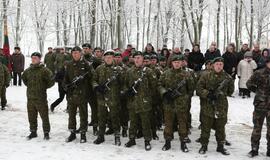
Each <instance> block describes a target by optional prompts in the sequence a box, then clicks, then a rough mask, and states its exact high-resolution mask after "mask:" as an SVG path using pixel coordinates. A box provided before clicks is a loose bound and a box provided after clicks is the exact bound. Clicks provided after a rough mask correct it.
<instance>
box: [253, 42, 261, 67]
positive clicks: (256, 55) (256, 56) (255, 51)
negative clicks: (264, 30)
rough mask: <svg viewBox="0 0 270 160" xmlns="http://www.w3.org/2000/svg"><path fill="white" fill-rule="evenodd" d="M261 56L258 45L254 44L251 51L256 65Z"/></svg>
mask: <svg viewBox="0 0 270 160" xmlns="http://www.w3.org/2000/svg"><path fill="white" fill-rule="evenodd" d="M261 56H262V52H261V50H260V45H259V44H254V48H253V50H252V58H253V60H254V61H255V62H256V63H257V64H258V63H259V61H260V59H261Z"/></svg>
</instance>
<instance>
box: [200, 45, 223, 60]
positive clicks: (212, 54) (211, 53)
mask: <svg viewBox="0 0 270 160" xmlns="http://www.w3.org/2000/svg"><path fill="white" fill-rule="evenodd" d="M216 57H221V54H220V51H219V50H218V49H216V47H215V46H214V45H211V46H210V47H209V49H208V50H207V51H206V53H205V54H204V59H205V61H208V60H213V59H215V58H216Z"/></svg>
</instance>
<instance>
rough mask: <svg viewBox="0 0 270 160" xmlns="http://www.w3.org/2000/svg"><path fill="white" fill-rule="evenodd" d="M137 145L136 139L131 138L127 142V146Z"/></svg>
mask: <svg viewBox="0 0 270 160" xmlns="http://www.w3.org/2000/svg"><path fill="white" fill-rule="evenodd" d="M135 145H136V142H135V139H129V141H128V142H127V143H126V144H125V146H126V147H127V148H130V147H132V146H135Z"/></svg>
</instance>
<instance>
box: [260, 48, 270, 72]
mask: <svg viewBox="0 0 270 160" xmlns="http://www.w3.org/2000/svg"><path fill="white" fill-rule="evenodd" d="M269 56H270V52H269V50H268V49H267V48H265V49H264V50H263V51H262V56H261V58H260V60H259V62H258V68H257V69H261V68H264V67H265V65H266V63H265V61H266V59H267V58H268V57H269Z"/></svg>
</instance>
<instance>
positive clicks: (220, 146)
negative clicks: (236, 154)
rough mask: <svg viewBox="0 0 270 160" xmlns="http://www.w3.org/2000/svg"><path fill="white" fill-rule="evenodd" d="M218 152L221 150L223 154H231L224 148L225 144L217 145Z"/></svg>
mask: <svg viewBox="0 0 270 160" xmlns="http://www.w3.org/2000/svg"><path fill="white" fill-rule="evenodd" d="M217 152H220V153H221V154H223V155H226V156H227V155H230V153H229V152H228V151H227V150H226V149H225V148H224V145H223V144H218V146H217Z"/></svg>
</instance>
